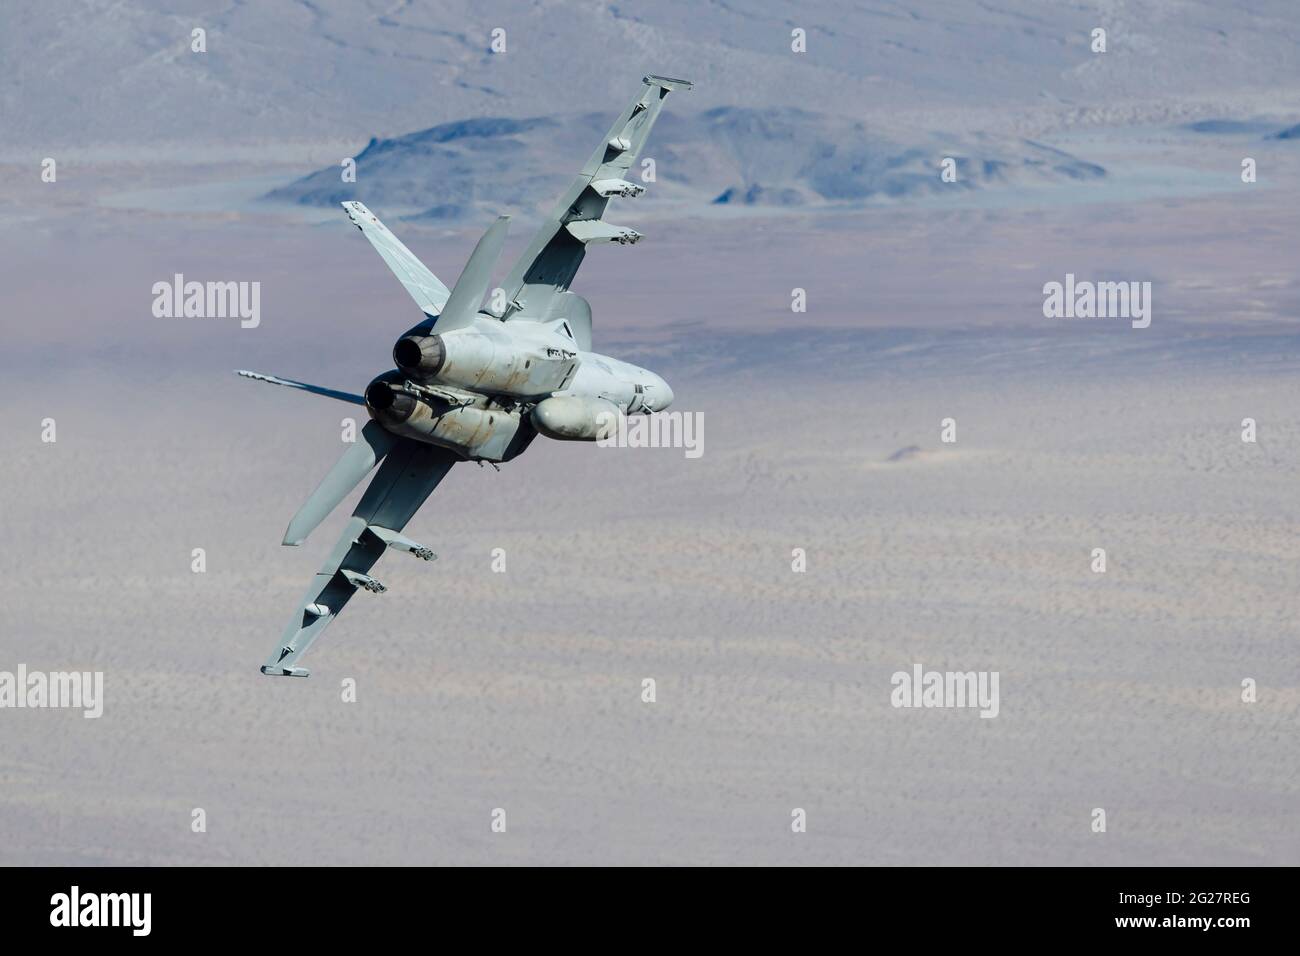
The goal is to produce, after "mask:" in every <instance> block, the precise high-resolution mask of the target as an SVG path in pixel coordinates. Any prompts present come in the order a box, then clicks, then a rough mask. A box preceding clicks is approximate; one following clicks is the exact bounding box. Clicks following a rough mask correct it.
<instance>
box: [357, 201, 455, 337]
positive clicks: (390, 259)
mask: <svg viewBox="0 0 1300 956" xmlns="http://www.w3.org/2000/svg"><path fill="white" fill-rule="evenodd" d="M343 208H344V209H345V210H347V214H348V218H349V219H351V220H352V222H353V223H354V224H355V225H356V227H357V228H358V229H360V230H361V234H362V235H364V236H365V237H366V239H368V240H369V241H370V244H371V245H372V246H374V247H375V251H376V252H378V253H379V257H380V258H381V259H383V260H384V262H385V263H387V264H388V268H390V269H392V270H393V275H395V276H397V280H398V281H399V282H401V283H402V285H403V286H404V287H405V288H406V291H407V292H408V293H410V296H411V298H412V299H414V300H415V303H416V305H418V306H419V307H420V308H421V310H423V312H424V314H425V315H427V316H428V317H429V318H433V317H434V316H436V315H438V314H439V313H440V312H442V307H443V306H444V305H446V303H447V299H448V297H449V296H450V295H451V292H450V291H448V289H447V287H446V286H445V285H443V284H442V282H441V281H439V279H438V277H437V276H436V275H434V274H433V273H432V272H430V271H429V267H428V266H426V265H425V264H424V263H423V262H421V261H420V260H419V259H417V258H416V257H415V253H413V252H412V251H411V250H410V249H408V248H406V246H405V245H403V244H402V241H401V240H400V239H398V238H397V237H396V236H395V235H393V233H392V231H391V230H389V228H388V227H387V226H385V225H384V224H383V223H382V222H380V221H379V217H378V216H376V215H375V214H374V213H373V212H371V211H370V210H369V209H367V208H366V207H365V206H363V205H362V204H361V203H359V202H345V203H343Z"/></svg>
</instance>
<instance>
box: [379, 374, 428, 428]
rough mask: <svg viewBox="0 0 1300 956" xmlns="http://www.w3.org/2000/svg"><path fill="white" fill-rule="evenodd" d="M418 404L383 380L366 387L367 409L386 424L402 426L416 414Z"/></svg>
mask: <svg viewBox="0 0 1300 956" xmlns="http://www.w3.org/2000/svg"><path fill="white" fill-rule="evenodd" d="M417 404H418V403H417V402H416V400H415V398H413V397H412V396H410V395H408V394H406V392H399V391H398V390H397V389H395V388H393V386H392V385H391V384H390V383H388V382H385V381H383V380H381V379H376V380H375V381H373V382H371V383H370V384H369V385H367V386H366V407H367V408H369V409H370V412H371V414H372V415H374V417H375V418H376V419H378V420H379V421H380V422H382V423H384V424H388V425H400V424H401V423H402V422H404V421H406V420H407V419H408V418H410V417H411V416H412V415H413V414H415V408H416V405H417Z"/></svg>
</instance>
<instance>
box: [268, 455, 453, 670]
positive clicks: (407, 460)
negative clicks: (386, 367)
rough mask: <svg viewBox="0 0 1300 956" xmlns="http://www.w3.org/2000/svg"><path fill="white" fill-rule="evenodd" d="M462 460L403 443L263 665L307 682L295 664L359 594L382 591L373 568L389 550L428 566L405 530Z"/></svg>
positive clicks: (383, 467) (389, 458)
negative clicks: (403, 531)
mask: <svg viewBox="0 0 1300 956" xmlns="http://www.w3.org/2000/svg"><path fill="white" fill-rule="evenodd" d="M459 460H460V459H459V458H457V457H456V456H455V455H454V454H452V453H451V452H449V451H446V450H445V449H441V448H437V447H435V446H433V445H428V444H425V443H424V442H417V441H413V440H411V439H409V438H403V439H399V440H398V441H397V443H396V444H395V445H394V446H393V448H392V450H391V451H390V452H389V453H388V455H387V457H386V458H385V459H384V463H383V464H382V465H381V466H380V467H379V470H378V471H377V472H376V473H375V477H374V479H373V480H372V481H371V482H370V486H369V487H368V488H367V489H366V491H365V494H364V495H362V497H361V502H360V503H359V504H358V505H357V507H356V510H355V511H353V512H352V518H351V520H350V521H349V522H348V525H347V527H346V528H345V529H344V531H343V536H342V537H341V538H339V541H338V544H336V545H335V546H334V550H333V551H331V552H330V556H329V558H328V559H327V560H326V561H325V564H324V565H322V567H321V569H320V570H319V571H317V572H316V576H315V577H314V578H313V579H312V582H311V586H310V587H308V588H307V593H306V594H304V595H303V598H302V600H301V601H300V602H299V603H298V609H297V610H296V611H294V614H293V617H292V618H291V619H290V621H289V624H288V626H287V627H286V628H285V631H284V634H283V636H281V638H280V640H279V641H278V642H277V643H276V645H275V649H274V650H273V651H272V652H271V656H270V657H268V658H267V660H266V663H265V664H263V665H262V673H263V674H267V675H269V676H272V677H306V676H307V675H308V674H309V673H310V672H309V671H308V670H307V668H305V667H298V666H297V661H298V658H300V657H301V656H302V655H303V654H304V653H305V652H306V651H307V648H309V647H310V646H311V645H312V643H313V642H314V641H315V640H316V638H318V637H320V635H321V632H322V631H324V630H325V628H326V627H328V626H329V624H330V622H331V621H333V620H334V618H336V617H337V616H338V614H339V611H341V610H342V609H343V606H344V605H345V604H347V603H348V601H349V600H351V598H352V595H353V594H355V593H356V592H357V591H358V590H359V589H361V588H364V589H366V590H367V591H373V592H376V593H378V592H382V591H384V590H385V588H384V586H383V585H382V584H380V583H379V582H378V581H376V580H375V579H374V578H372V577H371V576H370V569H371V568H373V567H374V565H375V563H376V562H377V561H378V560H379V559H380V557H381V556H382V555H383V553H384V551H385V550H386V549H387V548H390V547H392V548H396V549H398V550H400V551H406V552H407V553H409V554H412V555H414V556H415V557H417V558H423V559H424V560H426V561H430V560H432V559H433V558H434V554H433V552H432V551H430V550H429V549H428V548H425V547H423V546H421V545H419V544H417V543H416V542H414V541H412V540H411V539H410V538H407V537H406V536H405V535H403V534H402V533H401V532H402V529H403V528H405V527H406V524H407V522H408V521H410V520H411V518H412V516H413V515H414V514H415V512H416V511H418V510H419V508H420V506H421V505H422V504H424V502H425V499H427V498H428V497H429V495H430V494H431V493H432V492H433V489H434V488H436V487H437V486H438V483H439V482H441V481H442V479H443V478H444V477H445V476H446V474H447V472H448V471H450V470H451V466H452V465H453V464H455V463H456V462H457V461H459Z"/></svg>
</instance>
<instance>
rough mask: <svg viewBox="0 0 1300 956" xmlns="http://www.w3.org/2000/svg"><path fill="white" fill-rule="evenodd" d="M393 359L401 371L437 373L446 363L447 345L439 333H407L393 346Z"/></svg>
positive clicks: (423, 373)
mask: <svg viewBox="0 0 1300 956" xmlns="http://www.w3.org/2000/svg"><path fill="white" fill-rule="evenodd" d="M393 361H394V362H395V363H397V367H398V368H400V369H402V370H403V371H407V372H419V373H420V374H422V375H437V374H438V371H439V370H440V369H441V368H442V367H443V366H444V365H446V364H447V347H446V346H445V345H443V344H442V336H441V335H407V336H405V337H403V338H400V339H398V340H397V344H396V345H394V346H393Z"/></svg>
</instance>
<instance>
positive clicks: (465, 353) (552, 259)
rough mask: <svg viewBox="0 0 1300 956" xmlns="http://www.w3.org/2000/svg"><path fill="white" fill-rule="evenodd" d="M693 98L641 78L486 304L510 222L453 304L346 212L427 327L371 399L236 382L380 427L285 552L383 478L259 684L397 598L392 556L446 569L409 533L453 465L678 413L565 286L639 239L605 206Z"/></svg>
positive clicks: (291, 669) (318, 499)
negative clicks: (677, 99)
mask: <svg viewBox="0 0 1300 956" xmlns="http://www.w3.org/2000/svg"><path fill="white" fill-rule="evenodd" d="M691 88H692V83H691V82H690V81H688V80H674V79H670V78H668V77H663V76H647V77H645V78H644V79H643V80H642V87H641V92H640V95H639V96H637V98H636V99H635V100H633V102H632V103H631V104H630V105H629V106H628V107H627V108H626V109H625V110H623V112H622V113H621V114H619V117H618V119H617V120H616V121H615V123H614V125H613V126H612V127H610V130H609V133H608V134H607V135H606V137H605V139H604V141H603V142H602V143H601V144H600V145H599V146H597V147H596V151H595V152H594V153H592V154H591V158H590V159H588V160H587V164H586V165H585V166H583V167H582V171H581V172H580V173H579V174H578V176H577V178H576V179H574V180H573V183H572V184H571V185H570V186H569V188H568V190H566V191H565V193H564V194H563V195H562V196H561V197H560V199H559V201H558V202H557V203H556V204H555V207H554V209H552V210H551V212H550V214H549V216H548V217H547V218H546V220H545V221H544V222H543V224H542V226H541V228H540V229H539V230H538V231H537V234H536V235H535V236H534V237H533V239H532V242H530V243H529V244H528V248H527V249H526V250H525V251H524V254H523V255H522V256H521V257H520V259H519V261H518V262H516V263H515V264H514V267H513V268H512V269H511V270H510V273H509V275H508V277H507V278H506V280H505V283H504V284H503V285H502V286H501V287H500V288H499V289H497V290H496V293H495V294H494V295H493V296H492V301H490V302H488V303H487V304H485V303H484V298H485V296H486V295H487V292H488V284H489V282H490V281H491V274H492V269H493V266H494V265H495V263H496V260H497V257H498V256H499V255H500V253H501V246H502V244H503V243H504V241H505V237H506V229H507V226H508V221H509V217H507V216H502V217H501V218H500V219H498V220H497V221H496V222H495V223H494V224H493V225H492V226H491V227H490V228H489V229H488V230H487V232H486V233H484V235H483V238H482V239H480V240H479V242H478V245H477V246H475V247H474V251H473V253H471V255H470V257H469V261H468V262H467V263H466V264H465V268H464V270H462V272H461V274H460V278H459V279H457V280H456V284H455V285H454V286H453V287H452V288H451V289H450V290H449V289H448V288H447V287H446V286H445V285H443V284H442V282H440V281H439V280H438V277H437V276H435V275H434V274H433V273H432V272H431V271H429V269H428V267H426V266H425V265H424V263H422V262H421V261H420V260H419V259H417V258H416V257H415V255H414V254H412V253H411V251H410V250H409V249H407V248H406V246H405V245H403V244H402V242H401V241H400V240H399V239H398V238H397V237H396V236H395V235H393V233H392V232H390V231H389V229H388V227H386V226H385V225H384V224H383V223H382V222H380V221H379V219H378V217H377V216H375V215H374V214H373V213H372V212H371V211H370V210H369V209H367V208H366V207H365V206H363V205H362V204H361V203H359V202H345V203H343V208H344V209H345V210H346V211H347V214H348V217H349V218H350V219H351V220H352V222H353V223H355V224H356V226H357V228H358V229H360V230H361V233H362V235H364V236H365V237H366V239H368V240H369V241H370V244H371V245H372V246H374V248H375V251H376V252H378V253H379V256H380V258H382V259H383V260H384V262H385V263H386V264H387V265H388V268H389V269H391V270H392V271H393V274H394V275H396V276H397V279H398V281H399V282H401V283H402V285H403V286H404V287H405V288H406V291H407V292H408V293H409V294H410V296H411V298H412V299H414V300H415V302H416V304H417V305H418V306H419V307H420V309H421V311H423V313H424V320H423V321H421V322H420V323H419V324H418V325H416V326H414V327H413V328H411V329H410V330H408V331H407V332H406V333H405V334H404V335H402V336H401V337H400V338H399V339H398V340H397V344H396V345H395V346H394V347H393V362H394V364H395V365H396V366H397V367H396V368H395V369H391V370H389V371H387V372H384V373H382V374H381V375H378V376H377V377H376V378H375V379H374V380H372V381H371V382H370V384H369V385H367V386H366V389H365V394H364V395H356V394H353V393H350V392H342V391H337V390H335V389H330V388H322V387H320V386H317V385H308V384H305V383H303V382H297V381H293V380H290V379H283V378H278V377H276V376H273V375H262V374H259V373H257V372H248V371H239V372H237V374H239V375H243V376H245V377H247V378H251V379H256V380H258V381H262V382H270V383H272V384H274V385H285V386H288V387H290V388H296V389H301V390H303V391H306V392H311V393H313V394H316V395H324V396H326V397H328V398H333V399H338V400H340V401H344V402H351V403H353V404H356V405H364V406H365V408H366V411H367V412H368V413H369V415H370V419H371V420H370V421H369V422H367V423H366V425H365V427H364V428H363V429H362V430H361V434H360V440H359V441H357V442H356V443H355V444H354V445H352V446H351V447H350V448H349V449H348V450H347V451H346V452H345V453H344V454H343V457H342V458H340V459H339V461H338V463H337V464H336V465H335V466H334V467H333V468H332V469H331V470H330V472H329V473H328V474H327V475H326V476H325V478H324V479H323V480H322V481H321V483H320V485H319V487H317V489H316V490H315V491H314V492H312V494H311V496H310V497H309V498H308V499H307V500H306V502H304V503H303V506H302V507H301V508H299V509H298V513H297V514H295V515H294V516H293V519H292V520H291V521H290V522H289V528H288V530H287V531H286V532H285V535H284V542H283V543H284V544H286V545H292V546H297V545H300V544H302V543H303V541H305V540H306V538H307V536H308V535H309V534H311V532H312V531H313V530H314V529H315V528H316V527H317V526H318V525H319V524H320V523H321V522H322V521H323V520H324V519H325V517H326V516H327V515H328V514H330V512H332V511H333V510H334V509H335V508H336V507H337V506H338V504H339V502H341V501H342V500H343V499H344V498H345V497H347V495H348V493H349V492H350V491H352V490H353V489H354V488H355V487H356V486H357V485H359V484H360V483H361V481H362V479H364V478H365V477H366V475H368V474H369V473H370V471H371V469H373V468H374V467H375V466H376V465H377V464H378V465H379V469H378V471H376V472H375V477H374V479H373V480H372V481H371V482H370V485H369V487H367V488H366V491H365V493H364V494H363V495H362V498H361V503H360V504H358V505H357V507H356V509H355V510H354V511H353V512H352V519H351V520H350V521H349V522H348V525H347V528H346V529H345V530H344V532H343V536H342V537H341V538H340V539H339V541H338V543H337V544H336V545H335V546H334V550H333V551H331V552H330V555H329V558H328V559H326V561H325V564H324V565H323V566H322V567H321V569H320V570H319V571H317V572H316V576H315V578H313V579H312V582H311V585H310V586H309V587H308V588H307V593H306V594H304V595H303V598H302V600H301V601H300V602H299V604H298V608H297V610H296V611H294V613H293V617H292V618H291V619H290V621H289V624H288V626H287V627H286V628H285V630H284V634H283V636H282V637H281V638H280V640H279V641H278V642H277V643H276V645H275V648H274V650H272V652H271V655H270V657H268V658H267V661H266V663H265V664H263V665H262V673H263V674H267V675H270V676H273V677H306V676H308V674H309V673H310V672H309V671H308V669H307V668H305V667H300V666H298V660H299V659H300V658H301V657H302V655H303V654H304V653H306V651H307V649H308V648H309V647H310V646H311V645H312V643H313V642H314V641H315V640H316V639H317V638H318V637H320V635H321V632H322V631H324V630H325V628H326V627H327V626H328V625H329V623H330V622H331V621H333V620H334V618H335V617H337V616H338V614H339V612H340V611H342V610H343V606H344V605H345V604H347V603H348V601H349V600H351V598H352V596H353V595H354V594H355V593H356V592H357V591H358V590H366V591H369V592H373V593H382V592H383V591H385V590H386V588H385V587H384V586H383V585H382V584H380V583H379V581H378V580H376V579H375V578H374V577H372V576H371V573H370V572H371V571H372V569H373V568H374V566H375V563H376V562H377V561H378V560H379V558H380V557H381V556H382V555H383V553H384V552H385V551H386V550H387V549H388V548H393V549H394V550H397V551H401V552H404V553H406V554H409V555H411V556H412V557H415V558H418V559H421V560H424V561H431V560H433V559H434V558H435V557H436V555H434V553H433V551H432V550H430V549H429V548H427V547H425V546H424V545H422V544H419V543H417V542H415V541H412V540H411V539H410V538H408V537H407V536H406V535H404V534H403V533H402V531H403V529H404V528H405V527H406V525H407V522H409V521H410V520H411V518H412V516H413V515H414V514H415V512H416V511H417V510H419V508H420V506H421V505H422V504H424V502H425V499H427V498H428V497H429V495H430V493H431V492H432V491H433V489H434V488H436V487H437V486H438V483H439V482H440V481H442V479H443V478H444V477H445V476H446V474H447V472H448V471H450V470H451V467H452V465H454V464H456V463H457V462H462V461H473V462H478V463H479V464H480V465H482V464H483V463H488V464H491V465H492V466H493V467H499V466H498V463H500V462H507V461H510V460H512V459H514V458H516V457H518V456H519V455H520V454H522V453H523V451H524V449H526V448H527V447H528V446H529V444H530V443H531V442H532V440H533V439H534V438H535V437H536V436H537V435H538V434H541V435H544V436H546V437H547V438H553V439H558V440H561V441H595V440H597V439H599V438H601V437H603V436H604V435H605V434H606V433H607V432H608V431H609V430H611V427H612V426H613V425H614V424H615V423H617V421H618V417H619V416H621V415H642V414H644V415H648V414H650V413H652V412H657V411H660V410H662V409H665V408H667V407H668V406H669V405H670V404H671V403H672V400H673V391H672V389H671V388H669V387H668V383H667V382H665V381H664V380H663V379H662V378H660V377H659V376H658V375H655V374H654V373H653V372H649V371H647V370H646V369H643V368H638V367H637V366H635V365H631V364H629V363H627V362H621V361H619V360H618V359H615V358H610V357H609V356H606V355H600V354H598V353H596V352H593V351H592V350H591V306H590V305H588V303H587V301H586V300H585V299H584V298H582V296H580V295H577V294H576V293H574V292H570V291H569V285H570V284H571V283H572V282H573V277H574V275H575V274H576V273H577V271H578V266H580V265H581V264H582V259H583V256H584V255H585V254H586V251H587V246H588V245H590V244H591V243H595V242H615V243H619V244H623V245H627V244H631V243H634V242H636V241H637V240H639V239H640V238H641V236H640V234H639V233H637V232H635V231H633V230H632V229H628V228H627V227H625V226H615V225H611V224H610V223H607V222H605V221H604V218H603V217H604V215H605V208H606V206H608V204H609V200H610V199H611V198H613V197H616V196H617V197H634V196H639V195H641V193H643V192H644V191H645V187H644V186H642V185H640V184H638V183H634V182H632V181H631V179H630V173H629V170H630V169H631V168H632V166H633V164H634V163H635V162H636V160H637V156H638V155H639V154H640V152H641V149H642V147H643V146H644V145H645V142H646V139H647V137H649V135H650V129H651V127H652V126H654V123H655V120H656V119H657V118H658V116H659V111H660V110H661V109H662V108H663V105H664V100H665V98H666V97H667V96H668V94H669V93H670V92H672V91H673V90H689V89H691Z"/></svg>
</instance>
